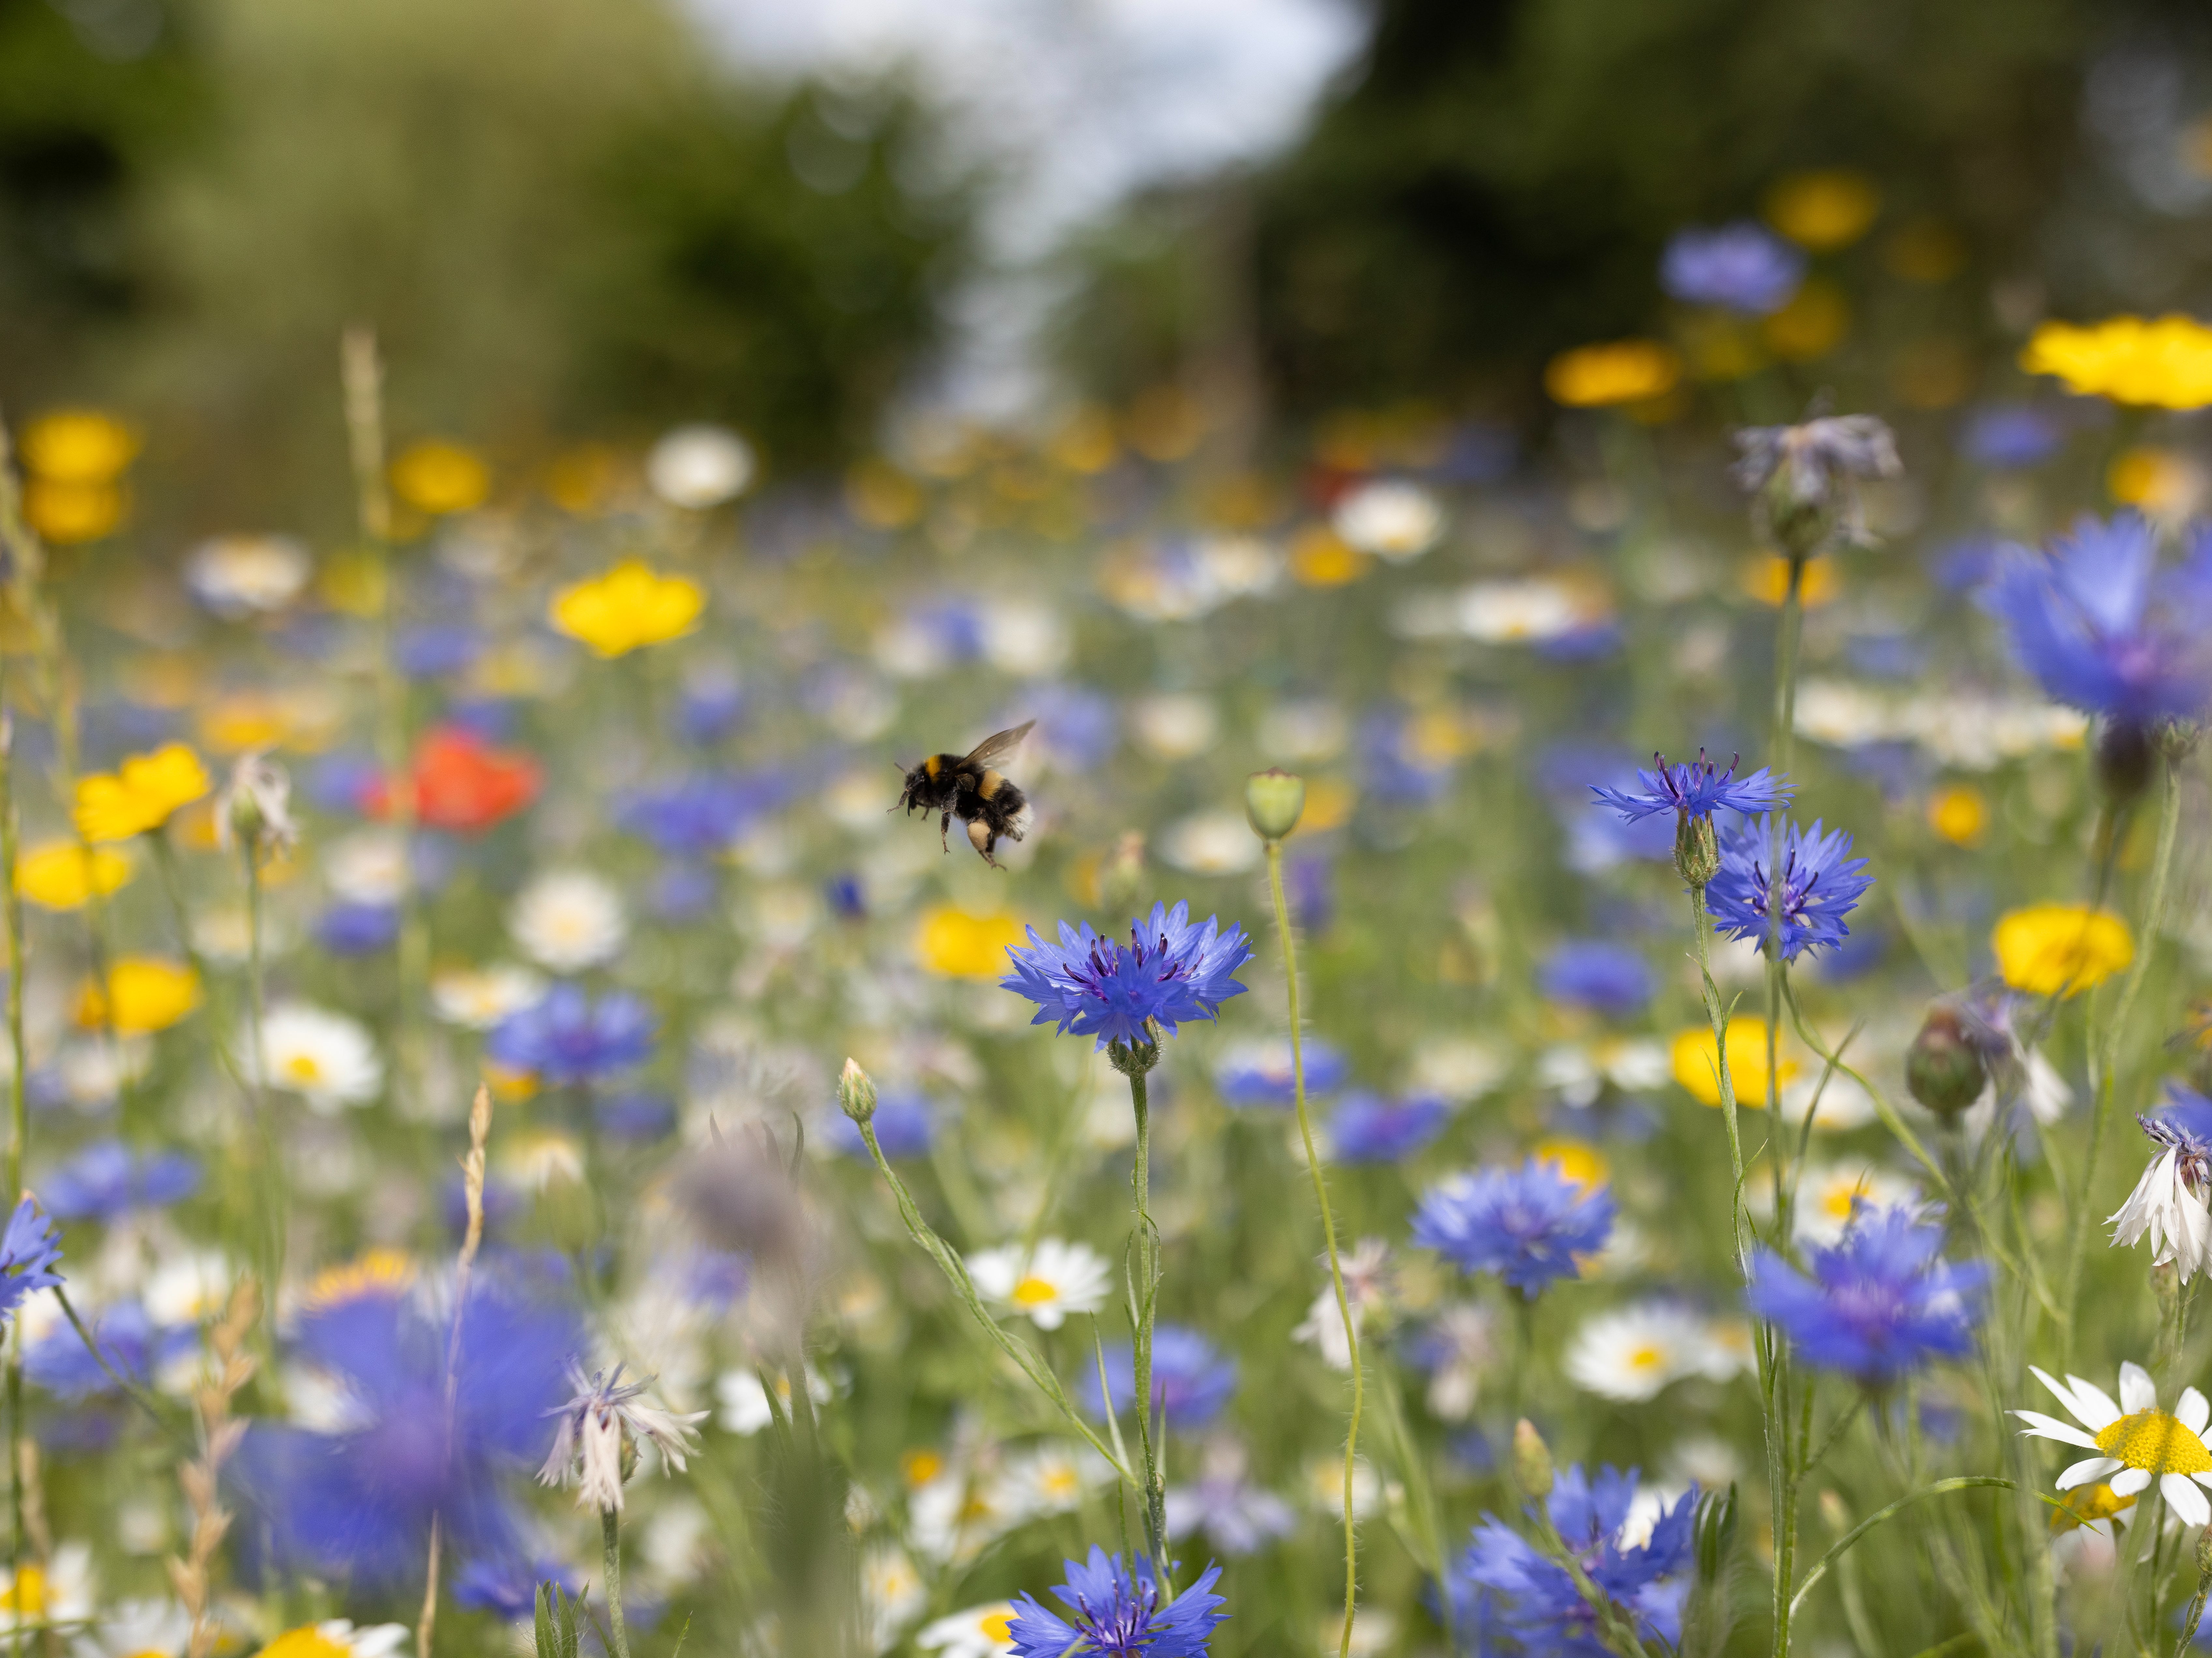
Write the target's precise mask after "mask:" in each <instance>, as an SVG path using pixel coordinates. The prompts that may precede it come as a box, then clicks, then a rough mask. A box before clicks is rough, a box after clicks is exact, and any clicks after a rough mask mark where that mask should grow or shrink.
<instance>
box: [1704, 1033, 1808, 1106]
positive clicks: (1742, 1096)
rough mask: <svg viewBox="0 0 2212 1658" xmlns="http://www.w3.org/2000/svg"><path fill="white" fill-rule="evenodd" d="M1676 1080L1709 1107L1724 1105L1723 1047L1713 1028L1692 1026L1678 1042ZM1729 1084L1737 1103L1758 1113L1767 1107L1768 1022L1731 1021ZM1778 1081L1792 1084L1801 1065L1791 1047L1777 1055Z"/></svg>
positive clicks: (1729, 1035) (1729, 1034)
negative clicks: (1722, 1090) (1722, 1079)
mask: <svg viewBox="0 0 2212 1658" xmlns="http://www.w3.org/2000/svg"><path fill="white" fill-rule="evenodd" d="M1728 1064H1729V1082H1732V1083H1733V1084H1735V1102H1736V1104H1737V1105H1739V1106H1746V1107H1749V1108H1752V1109H1754V1110H1764V1109H1765V1106H1766V1021H1765V1020H1764V1019H1761V1018H1759V1016H1758V1015H1755V1014H1743V1015H1739V1016H1738V1017H1736V1018H1734V1019H1731V1020H1729V1021H1728ZM1775 1070H1776V1073H1777V1076H1776V1080H1777V1081H1778V1082H1782V1083H1788V1082H1790V1081H1791V1080H1792V1079H1794V1078H1795V1077H1796V1075H1797V1071H1798V1064H1797V1061H1796V1059H1794V1058H1791V1057H1790V1051H1789V1050H1788V1048H1786V1047H1785V1048H1784V1049H1782V1050H1781V1051H1779V1052H1778V1054H1777V1055H1776V1056H1775ZM1674 1080H1675V1081H1676V1082H1680V1084H1681V1085H1682V1086H1683V1087H1684V1088H1687V1089H1688V1090H1689V1091H1690V1092H1691V1093H1692V1094H1694V1095H1695V1096H1696V1097H1697V1098H1698V1099H1699V1100H1704V1101H1705V1104H1707V1105H1709V1106H1717V1105H1719V1104H1720V1102H1721V1081H1720V1045H1719V1044H1718V1043H1717V1042H1715V1041H1714V1040H1713V1029H1712V1027H1711V1025H1692V1026H1691V1027H1689V1028H1688V1029H1687V1030H1686V1031H1684V1032H1682V1033H1680V1035H1678V1036H1677V1037H1675V1039H1674Z"/></svg>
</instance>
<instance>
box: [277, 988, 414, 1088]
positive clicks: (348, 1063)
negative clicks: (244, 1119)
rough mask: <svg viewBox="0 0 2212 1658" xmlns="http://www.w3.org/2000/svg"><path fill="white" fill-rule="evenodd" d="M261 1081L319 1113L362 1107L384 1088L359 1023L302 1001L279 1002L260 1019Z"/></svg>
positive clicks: (378, 1061) (371, 1041)
mask: <svg viewBox="0 0 2212 1658" xmlns="http://www.w3.org/2000/svg"><path fill="white" fill-rule="evenodd" d="M260 1074H261V1077H262V1080H263V1081H264V1082H266V1083H267V1084H268V1086H269V1087H270V1088H283V1089H286V1090H288V1091H289V1092H291V1093H294V1094H301V1095H304V1096H305V1097H306V1099H307V1105H308V1107H309V1109H311V1110H313V1111H319V1112H325V1114H327V1113H329V1112H334V1111H336V1110H337V1108H338V1107H339V1106H359V1105H365V1104H367V1103H368V1101H369V1100H374V1099H375V1098H376V1096H377V1095H378V1094H380V1093H382V1092H383V1090H384V1061H383V1060H382V1059H381V1058H379V1057H378V1054H377V1051H376V1042H375V1039H374V1038H373V1037H371V1036H370V1035H369V1033H368V1027H367V1026H366V1025H363V1024H362V1023H361V1021H358V1020H355V1019H349V1018H347V1017H346V1015H343V1014H342V1013H331V1012H330V1011H329V1010H328V1009H324V1008H317V1007H312V1006H310V1005H309V1004H308V1003H305V1002H289V1003H279V1004H278V1005H277V1006H276V1007H274V1008H271V1009H270V1010H269V1012H268V1013H267V1015H265V1016H264V1018H263V1019H262V1021H261V1067H260Z"/></svg>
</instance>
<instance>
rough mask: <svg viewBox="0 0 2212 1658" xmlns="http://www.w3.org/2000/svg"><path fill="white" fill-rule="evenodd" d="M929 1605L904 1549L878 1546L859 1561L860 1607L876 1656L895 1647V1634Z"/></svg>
mask: <svg viewBox="0 0 2212 1658" xmlns="http://www.w3.org/2000/svg"><path fill="white" fill-rule="evenodd" d="M928 1604H929V1590H928V1588H927V1586H926V1585H925V1584H924V1583H923V1582H922V1581H921V1573H920V1572H918V1571H916V1570H915V1569H914V1562H913V1561H912V1560H910V1559H908V1557H907V1552H906V1551H905V1550H904V1549H902V1548H901V1547H899V1545H897V1544H896V1543H878V1544H876V1545H874V1546H873V1547H872V1548H871V1549H869V1551H867V1552H866V1554H864V1555H862V1556H861V1557H860V1606H861V1610H862V1613H863V1615H864V1616H865V1617H866V1619H867V1625H868V1639H869V1642H870V1643H871V1644H872V1646H873V1647H874V1648H875V1649H876V1650H877V1651H878V1652H887V1651H889V1650H890V1649H891V1648H892V1647H893V1646H895V1645H896V1644H897V1642H898V1637H899V1631H902V1630H903V1629H904V1628H905V1627H906V1626H907V1624H908V1623H910V1622H912V1621H913V1619H914V1617H915V1614H916V1613H917V1612H921V1610H922V1608H923V1607H925V1606H927V1605H928Z"/></svg>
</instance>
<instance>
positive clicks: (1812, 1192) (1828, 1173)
mask: <svg viewBox="0 0 2212 1658" xmlns="http://www.w3.org/2000/svg"><path fill="white" fill-rule="evenodd" d="M1919 1196H1920V1190H1919V1188H1918V1187H1917V1186H1914V1185H1913V1184H1912V1182H1911V1181H1910V1180H1908V1179H1905V1177H1904V1176H1903V1175H1901V1174H1895V1173H1891V1172H1890V1171H1889V1170H1887V1169H1886V1168H1882V1167H1880V1166H1878V1165H1876V1164H1873V1163H1862V1162H1848V1163H1836V1164H1832V1165H1831V1166H1830V1167H1826V1168H1808V1169H1807V1170H1806V1171H1805V1172H1804V1174H1803V1176H1802V1178H1801V1179H1799V1181H1798V1183H1797V1222H1796V1230H1797V1237H1798V1240H1799V1241H1801V1242H1803V1243H1812V1244H1822V1245H1827V1244H1833V1243H1835V1242H1837V1241H1838V1240H1839V1239H1841V1238H1842V1237H1843V1235H1844V1228H1847V1227H1849V1226H1850V1223H1851V1216H1854V1215H1856V1214H1857V1213H1858V1212H1859V1210H1862V1209H1896V1208H1899V1207H1900V1206H1902V1205H1905V1204H1911V1203H1915V1202H1917V1201H1918V1199H1919Z"/></svg>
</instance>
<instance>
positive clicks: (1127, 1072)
mask: <svg viewBox="0 0 2212 1658" xmlns="http://www.w3.org/2000/svg"><path fill="white" fill-rule="evenodd" d="M1145 1034H1146V1038H1147V1040H1146V1041H1142V1042H1109V1043H1108V1044H1107V1045H1106V1058H1107V1059H1108V1060H1109V1062H1110V1063H1111V1064H1112V1065H1113V1067H1114V1069H1115V1070H1118V1071H1120V1072H1121V1075H1122V1076H1143V1075H1144V1074H1145V1073H1146V1071H1148V1070H1152V1067H1153V1066H1155V1065H1157V1064H1159V1063H1160V1026H1159V1021H1158V1020H1156V1019H1147V1020H1146V1021H1145Z"/></svg>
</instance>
